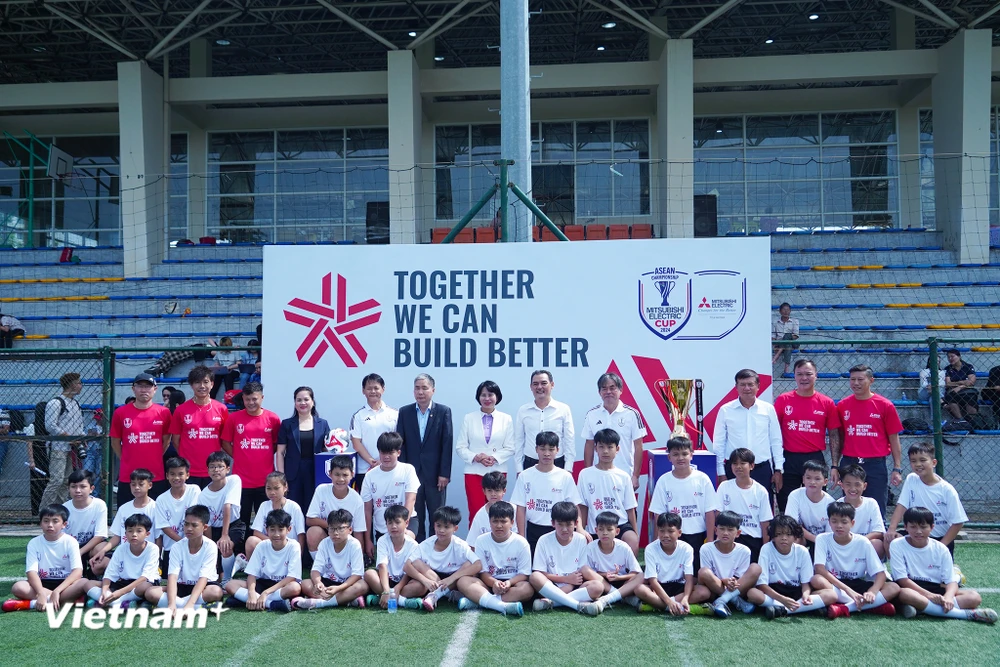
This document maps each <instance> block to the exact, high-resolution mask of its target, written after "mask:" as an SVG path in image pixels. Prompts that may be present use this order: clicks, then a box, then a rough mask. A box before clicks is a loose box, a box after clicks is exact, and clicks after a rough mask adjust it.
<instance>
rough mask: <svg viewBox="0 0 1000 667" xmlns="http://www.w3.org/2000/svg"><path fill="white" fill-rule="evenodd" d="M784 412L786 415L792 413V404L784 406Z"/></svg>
mask: <svg viewBox="0 0 1000 667" xmlns="http://www.w3.org/2000/svg"><path fill="white" fill-rule="evenodd" d="M785 414H786V415H791V414H792V406H790V405H786V406H785Z"/></svg>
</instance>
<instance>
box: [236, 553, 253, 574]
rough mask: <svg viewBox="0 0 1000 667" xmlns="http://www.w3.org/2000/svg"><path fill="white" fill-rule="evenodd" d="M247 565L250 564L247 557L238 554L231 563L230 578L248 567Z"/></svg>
mask: <svg viewBox="0 0 1000 667" xmlns="http://www.w3.org/2000/svg"><path fill="white" fill-rule="evenodd" d="M249 564H250V561H248V560H247V557H246V556H244V555H243V554H239V555H238V556H236V560H235V561H234V562H233V575H232V576H234V577H235V576H236V573H237V572H242V571H243V570H244V569H245V568H246V566H247V565H249Z"/></svg>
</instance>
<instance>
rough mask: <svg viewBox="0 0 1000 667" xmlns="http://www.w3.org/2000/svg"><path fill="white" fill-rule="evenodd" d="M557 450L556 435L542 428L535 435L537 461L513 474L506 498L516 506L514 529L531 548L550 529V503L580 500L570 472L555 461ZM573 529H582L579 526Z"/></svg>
mask: <svg viewBox="0 0 1000 667" xmlns="http://www.w3.org/2000/svg"><path fill="white" fill-rule="evenodd" d="M558 454H559V436H558V435H556V434H555V433H553V432H552V431H542V432H541V433H539V434H538V435H536V436H535V456H537V457H538V463H537V464H535V465H533V466H531V467H530V468H527V469H525V470H524V471H523V472H522V473H521V474H520V475H518V476H517V481H516V482H515V483H514V493H513V494H512V495H511V498H510V502H511V504H513V505H514V507H515V508H516V511H515V521H516V522H517V532H518V534H519V535H522V536H523V537H524V538H525V539H527V540H528V545H529V546H530V547H531V549H532V550H534V548H535V544H537V543H538V538H540V537H541V536H542V535H544V534H545V533H548V532H551V531H552V517H551V516H550V513H551V512H552V506H553V505H555V504H556V503H558V502H559V501H561V500H568V501H570V502H572V503H575V504H577V505H579V504H580V502H581V500H580V493H579V492H578V491H577V489H576V484H575V483H574V482H573V475H571V474H570V473H568V472H566V471H565V470H563V469H562V468H557V467H556V465H555V460H556V456H557V455H558ZM577 530H579V531H580V533H581V534H584V535H586V533H584V531H583V528H582V527H578V528H577Z"/></svg>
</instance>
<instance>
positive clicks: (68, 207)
mask: <svg viewBox="0 0 1000 667" xmlns="http://www.w3.org/2000/svg"><path fill="white" fill-rule="evenodd" d="M55 213H56V215H55V227H56V228H57V229H102V228H103V229H117V228H118V227H119V223H120V217H119V216H120V213H121V208H120V206H119V200H117V199H65V200H63V199H57V200H56V201H55Z"/></svg>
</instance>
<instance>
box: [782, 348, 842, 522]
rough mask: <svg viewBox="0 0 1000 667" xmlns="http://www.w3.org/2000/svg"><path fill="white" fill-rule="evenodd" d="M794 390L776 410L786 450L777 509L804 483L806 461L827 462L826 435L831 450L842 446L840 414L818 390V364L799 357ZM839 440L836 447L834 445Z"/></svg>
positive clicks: (796, 363)
mask: <svg viewBox="0 0 1000 667" xmlns="http://www.w3.org/2000/svg"><path fill="white" fill-rule="evenodd" d="M793 370H794V372H795V390H794V391H788V392H785V393H784V394H781V395H780V396H778V398H777V399H776V400H775V401H774V410H775V412H777V413H778V424H780V425H781V445H782V449H784V450H785V465H784V475H783V477H784V480H783V483H782V485H781V490H780V491H779V492H778V509H779V510H780V511H782V512H784V511H785V503H787V502H788V494H790V493H791V492H792V491H794V490H795V489H797V488H799V487H800V486H802V465H803V464H804V463H805V462H806V461H818V462H819V463H823V464H824V465H825V464H826V461H825V460H824V458H823V452H824V451H826V436H827V433H829V434H830V452H831V454H832V453H833V451H834V449H839V444H840V415H839V414H838V412H837V404H836V403H834V402H833V399H832V398H830V397H829V396H825V395H823V394H821V393H819V392H818V391H816V364H815V363H814V362H813V360H812V359H799V360H798V361H796V362H795V366H794V367H793ZM834 443H836V445H837V446H836V447H835V446H834Z"/></svg>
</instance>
